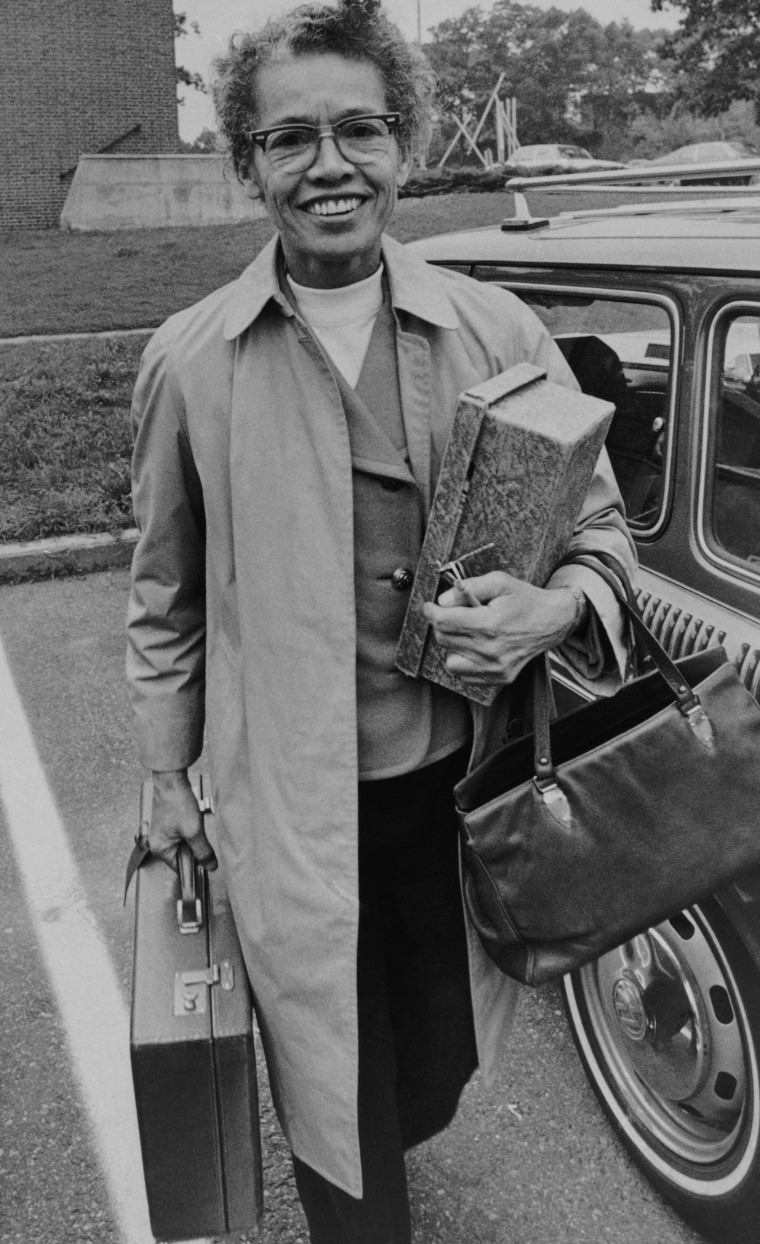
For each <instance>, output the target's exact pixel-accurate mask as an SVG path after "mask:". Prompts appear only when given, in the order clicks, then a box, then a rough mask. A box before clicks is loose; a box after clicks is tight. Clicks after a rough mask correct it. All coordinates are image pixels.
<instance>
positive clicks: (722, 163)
mask: <svg viewBox="0 0 760 1244" xmlns="http://www.w3.org/2000/svg"><path fill="white" fill-rule="evenodd" d="M752 172H760V156H748V157H747V159H746V160H704V161H700V162H697V161H696V160H695V161H694V163H693V164H658V165H656V166H655V167H654V168H653V167H652V166H651V165H650V166H647V165H644V166H643V167H641V168H638V167H637V168H615V169H604V170H599V169H597V170H596V171H593V170H592V171H591V172H590V173H548V174H546V175H545V176H544V177H510V179H509V181H508V182H506V183H505V188H506V189H507V190H525V189H528V190H530V189H531V188H532V187H537V188H538V189H540V188H541V187H543V186H564V187H567V186H570V187H572V186H581V187H582V188H584V189H585V188H586V187H588V186H594V185H599V186H603V185H609V184H610V182H619V183H620V184H621V185H624V186H625V185H627V184H628V183H629V182H634V183H635V182H657V181H662V180H663V179H664V178H671V177H688V175H689V173H691V174H692V176H693V177H704V176H705V174H707V175H711V174H713V173H718V174H721V173H739V174H741V173H752ZM682 188H683V187H682ZM687 188H688V187H687ZM722 188H723V189H724V190H725V186H724V187H722ZM748 189H752V187H748ZM755 193H757V194H758V195H759V196H760V191H758V190H757V188H756V187H755Z"/></svg>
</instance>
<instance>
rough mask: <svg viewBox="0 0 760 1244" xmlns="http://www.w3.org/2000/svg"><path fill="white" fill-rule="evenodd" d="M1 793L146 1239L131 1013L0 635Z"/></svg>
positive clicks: (108, 1139)
mask: <svg viewBox="0 0 760 1244" xmlns="http://www.w3.org/2000/svg"><path fill="white" fill-rule="evenodd" d="M0 797H2V802H3V805H4V807H5V811H6V815H7V821H8V829H9V832H10V839H11V844H12V847H13V851H14V854H15V857H16V862H17V864H18V869H19V873H20V875H21V878H22V880H23V883H24V889H25V892H26V898H27V903H28V906H29V911H30V914H31V917H32V921H33V924H34V929H35V932H36V935H37V938H38V941H39V945H40V950H41V952H42V956H43V959H44V962H45V966H46V968H47V971H48V975H49V977H50V982H51V985H52V987H53V990H54V991H55V995H56V999H57V1002H58V1008H59V1010H60V1013H61V1017H62V1020H63V1023H64V1026H65V1029H66V1033H67V1036H68V1041H69V1048H70V1051H71V1055H72V1060H73V1064H74V1070H75V1073H76V1076H77V1079H78V1081H79V1085H80V1087H81V1091H82V1095H83V1098H84V1102H85V1106H86V1108H87V1112H88V1115H89V1118H90V1123H91V1125H92V1130H93V1134H94V1141H95V1149H96V1152H97V1155H98V1158H99V1160H100V1163H101V1166H102V1170H103V1173H104V1176H105V1180H106V1184H107V1187H108V1192H109V1194H110V1197H111V1202H112V1206H113V1210H114V1214H115V1216H116V1220H117V1222H118V1225H119V1228H120V1230H121V1233H122V1237H123V1240H124V1241H125V1244H151V1242H152V1240H153V1235H152V1233H151V1230H150V1225H149V1221H148V1207H147V1201H146V1197H145V1184H144V1182H143V1172H142V1164H141V1158H140V1141H139V1136H138V1131H137V1120H136V1116H135V1106H134V1097H133V1091H132V1079H131V1073H130V1067H129V1015H128V1011H127V1007H126V1005H125V1003H124V1000H123V998H122V996H121V993H120V990H119V985H118V981H117V978H116V974H115V972H114V968H113V965H112V963H111V960H110V957H109V954H108V950H107V948H106V946H105V943H104V942H103V939H102V937H101V935H100V933H99V931H98V928H97V925H96V922H95V918H94V916H93V914H92V912H91V911H90V909H89V907H88V905H87V901H86V898H85V894H84V889H83V886H82V882H81V879H80V877H79V872H78V869H77V866H76V863H75V861H74V859H73V857H72V854H71V851H70V849H69V844H68V841H67V838H66V831H65V829H64V826H63V823H62V821H61V818H60V815H59V813H58V811H57V809H56V806H55V802H54V799H53V795H52V793H51V791H50V788H49V787H48V784H47V781H46V778H45V774H44V771H43V769H42V765H41V763H40V759H39V756H38V754H37V749H36V747H35V744H34V739H33V738H32V733H31V730H30V728H29V724H28V722H27V720H26V716H25V714H24V710H23V706H22V704H21V700H20V698H19V695H18V692H17V690H16V687H15V684H14V681H13V677H12V674H11V670H10V667H9V665H8V661H7V658H6V654H5V651H4V649H3V646H2V641H0ZM199 1244H206V1242H205V1241H201V1242H199Z"/></svg>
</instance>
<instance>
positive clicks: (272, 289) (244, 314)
mask: <svg viewBox="0 0 760 1244" xmlns="http://www.w3.org/2000/svg"><path fill="white" fill-rule="evenodd" d="M278 244H279V238H278V237H274V238H272V240H271V241H270V242H268V243H267V245H266V246H265V247H264V249H263V250H262V252H261V254H260V255H257V257H256V259H254V261H253V263H252V264H250V265H249V266H248V267H247V268H246V269H245V271H244V272H243V273H242V274H241V275H240V277H239V278H238V279H237V281H234V282H233V284H232V286H231V288H230V302H229V307H228V310H227V315H226V318H225V321H224V337H225V340H226V341H233V340H234V338H235V337H239V336H240V334H241V333H243V332H245V330H246V329H247V328H249V327H250V326H251V324H252V323H253V322H254V320H256V319H257V318H258V317H259V315H260V314H261V312H262V311H263V309H264V307H265V306H266V305H267V303H268V302H269V301H270V300H273V301H274V302H276V303H277V305H278V306H279V308H280V310H281V311H282V312H283V314H284V315H292V314H293V308H292V307H291V306H290V304H289V303H288V302H287V300H286V299H285V298H284V297H283V295H282V292H281V290H280V285H279V280H278V276H277V253H278ZM383 259H384V261H385V268H386V272H387V273H388V284H389V286H390V291H391V303H392V305H393V309H394V311H406V312H407V313H408V314H409V315H413V316H416V317H417V318H418V319H420V320H425V321H426V322H427V323H428V324H434V325H435V326H436V327H437V328H450V329H455V328H457V327H458V326H459V320H458V318H457V315H456V312H455V310H454V307H453V306H452V304H451V300H450V298H449V295H448V291H447V289H446V286H445V283H444V282H443V281H442V279H441V277H440V276H439V274H438V273H437V272H436V270H435V268H433V267H431V266H430V264H427V263H425V261H424V260H422V259H417V257H416V256H415V255H414V253H413V252H412V251H410V250H408V249H407V248H406V247H405V246H402V245H401V243H400V242H396V241H395V240H394V239H393V238H390V237H388V236H387V234H385V235H383Z"/></svg>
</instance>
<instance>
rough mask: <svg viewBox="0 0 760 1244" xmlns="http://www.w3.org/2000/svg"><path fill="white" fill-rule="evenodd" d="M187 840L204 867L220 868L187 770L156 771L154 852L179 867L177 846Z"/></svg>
mask: <svg viewBox="0 0 760 1244" xmlns="http://www.w3.org/2000/svg"><path fill="white" fill-rule="evenodd" d="M183 841H184V842H187V843H188V845H189V847H190V850H191V851H192V853H193V855H194V856H195V859H196V860H197V862H198V863H199V864H202V865H203V866H204V868H208V869H209V871H211V872H213V871H214V869H215V868H217V866H218V864H217V858H216V855H215V854H214V848H213V847H212V846H211V843H210V842H209V840H208V838H207V837H206V835H205V833H204V831H203V814H202V813H201V810H200V808H199V807H198V800H197V799H196V798H195V794H194V793H193V788H192V786H191V785H190V779H189V778H188V776H187V770H186V769H177V770H176V771H173V772H163V773H161V772H154V774H153V806H152V808H151V814H150V836H149V844H150V850H151V854H152V855H159V856H160V857H161V859H162V860H165V861H166V863H167V864H169V865H171V867H172V868H173V869H174V870H175V871H176V869H177V847H178V846H179V844H180V843H181V842H183Z"/></svg>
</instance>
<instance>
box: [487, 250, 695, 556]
mask: <svg viewBox="0 0 760 1244" xmlns="http://www.w3.org/2000/svg"><path fill="white" fill-rule="evenodd" d="M472 266H473V268H474V269H475V271H476V272H477V269H478V268H479V267H488V268H500V267H505V268H506V267H508V265H507V264H504V263H503V262H500V261H499V260H490V261H489V260H475V261H474V263H473V265H472ZM476 279H478V280H480V278H479V277H477V278H476ZM487 283H488V284H489V285H503V286H504V288H507V289H510V290H516V289H525V290H531V289H532V290H536V289H538V290H545V291H546V293H547V294H581V295H585V296H591V297H592V298H606V299H607V300H608V301H610V302H642V303H649V304H652V303H654V305H655V306H660V307H662V308H663V310H664V311H665V312H666V314H667V316H668V320H669V322H670V330H671V334H672V339H671V352H670V357H671V360H672V362H671V374H670V385H669V388H670V405H669V408H668V437H667V445H666V453H665V459H664V462H663V475H662V485H663V487H662V504H661V507H660V516H659V518H658V519H657V522H656V523H654V524H653V525H652V526H651V527H636V528H632V531H633V534H634V535H635V536H636V538H637V539H638V538H639V537H641V539H642V540H653V539H654V538H655V536H658V535H659V534H660V532H661V531H662V529H663V527H664V526H665V523H666V520H667V516H668V498H669V496H670V493H671V485H672V479H673V459H674V456H675V439H676V438H675V436H674V430H675V427H676V422H677V418H678V404H677V398H678V390H679V388H680V377H681V364H682V351H683V332H682V328H681V319H680V316H679V312H678V304H677V303H676V301H675V299H673V298H669V297H668V296H667V294H655V293H652V294H647V293H641V292H639V291H638V290H630V291H628V290H626V291H625V293H621V292H620V291H619V290H618V291H615V292H612V291H610V290H609V289H606V288H604V287H600V286H596V285H549V284H547V283H545V282H543V281H542V282H541V283H540V284H539V283H538V282H535V281H519V280H516V281H513V280H508V281H489V282H487Z"/></svg>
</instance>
